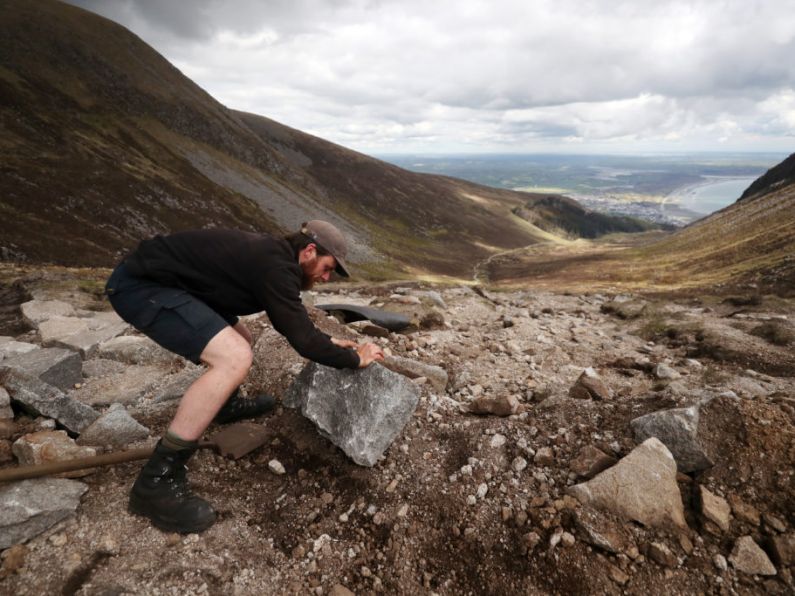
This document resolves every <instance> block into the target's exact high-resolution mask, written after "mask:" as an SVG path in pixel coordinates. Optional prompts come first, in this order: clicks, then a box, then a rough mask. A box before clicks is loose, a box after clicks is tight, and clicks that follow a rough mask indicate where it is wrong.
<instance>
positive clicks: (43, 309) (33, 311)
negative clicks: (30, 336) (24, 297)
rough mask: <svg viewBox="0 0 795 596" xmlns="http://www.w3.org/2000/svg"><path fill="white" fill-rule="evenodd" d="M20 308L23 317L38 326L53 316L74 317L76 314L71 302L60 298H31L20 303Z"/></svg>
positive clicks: (32, 324)
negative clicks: (62, 300)
mask: <svg viewBox="0 0 795 596" xmlns="http://www.w3.org/2000/svg"><path fill="white" fill-rule="evenodd" d="M19 308H20V310H21V311H22V318H23V319H24V320H25V322H26V323H27V324H28V325H30V326H31V327H38V326H39V324H40V323H43V322H44V321H47V320H49V319H52V318H53V317H73V316H75V314H76V313H75V309H74V307H73V306H72V305H71V304H69V303H68V302H61V301H60V300H30V301H29V302H23V303H22V304H20V305H19Z"/></svg>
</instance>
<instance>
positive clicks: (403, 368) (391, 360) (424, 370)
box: [384, 356, 448, 393]
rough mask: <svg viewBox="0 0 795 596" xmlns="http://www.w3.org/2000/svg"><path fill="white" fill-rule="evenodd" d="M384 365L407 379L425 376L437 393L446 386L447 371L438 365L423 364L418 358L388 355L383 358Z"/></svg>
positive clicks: (442, 390) (442, 391)
mask: <svg viewBox="0 0 795 596" xmlns="http://www.w3.org/2000/svg"><path fill="white" fill-rule="evenodd" d="M384 366H386V367H387V368H388V369H389V370H392V371H394V372H396V373H400V374H401V375H405V376H407V377H408V378H409V379H417V378H419V377H425V378H426V379H428V382H429V383H430V384H431V386H432V387H433V388H434V389H435V390H436V391H437V392H438V393H444V390H445V389H446V388H447V379H448V377H447V371H446V370H444V369H443V368H441V367H440V366H434V365H432V364H425V363H424V362H419V361H418V360H411V359H409V358H401V357H400V356H388V357H387V358H386V359H385V360H384Z"/></svg>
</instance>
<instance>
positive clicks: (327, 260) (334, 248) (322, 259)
mask: <svg viewBox="0 0 795 596" xmlns="http://www.w3.org/2000/svg"><path fill="white" fill-rule="evenodd" d="M287 240H288V241H289V242H290V243H291V244H292V246H293V248H294V249H295V251H296V253H297V255H298V264H299V265H300V266H301V269H302V271H303V282H302V288H303V289H304V290H308V289H310V288H312V286H313V285H314V284H315V283H317V282H319V281H323V282H325V281H328V279H329V277H330V276H331V272H332V271H336V272H337V274H339V275H341V276H342V277H349V274H348V270H347V266H346V264H345V258H346V257H347V256H348V244H347V242H345V238H344V237H343V235H342V233H341V232H340V231H339V230H338V229H337V228H336V227H335V226H333V225H332V224H330V223H328V222H325V221H320V220H318V219H315V220H312V221H309V222H306V223H304V224H302V225H301V230H300V231H299V232H296V233H295V234H292V235H290V236H288V237H287Z"/></svg>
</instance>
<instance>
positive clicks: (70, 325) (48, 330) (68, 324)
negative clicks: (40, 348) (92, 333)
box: [39, 316, 88, 346]
mask: <svg viewBox="0 0 795 596" xmlns="http://www.w3.org/2000/svg"><path fill="white" fill-rule="evenodd" d="M85 331H88V320H87V319H81V318H79V317H61V316H57V317H52V318H51V319H47V320H46V321H44V322H42V323H41V324H40V325H39V336H40V337H41V343H42V344H43V345H45V346H47V345H51V344H52V343H53V342H54V341H57V340H60V339H63V338H64V337H68V336H70V335H74V334H75V333H83V332H85Z"/></svg>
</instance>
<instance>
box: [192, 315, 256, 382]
mask: <svg viewBox="0 0 795 596" xmlns="http://www.w3.org/2000/svg"><path fill="white" fill-rule="evenodd" d="M201 359H202V361H203V362H205V363H206V364H207V365H208V366H211V367H213V368H218V369H223V370H226V371H227V372H228V373H229V374H230V375H234V376H235V377H237V378H239V379H240V381H242V380H243V378H244V377H245V376H246V374H248V371H249V369H251V364H252V362H253V361H254V353H253V352H252V350H251V345H250V344H249V343H248V342H247V341H246V340H245V339H244V338H243V337H242V336H241V335H240V334H239V333H237V332H236V331H235V330H234V329H232V328H231V327H226V328H225V329H223V330H222V331H220V332H218V334H217V335H216V336H215V337H213V338H212V339H211V340H210V343H208V344H207V347H206V348H205V349H204V351H203V352H202V355H201Z"/></svg>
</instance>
